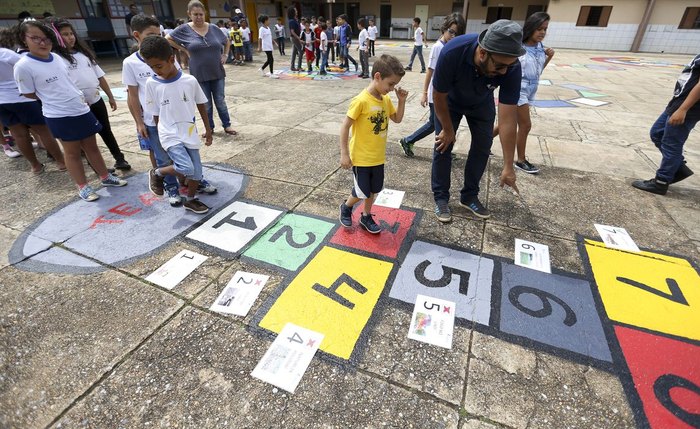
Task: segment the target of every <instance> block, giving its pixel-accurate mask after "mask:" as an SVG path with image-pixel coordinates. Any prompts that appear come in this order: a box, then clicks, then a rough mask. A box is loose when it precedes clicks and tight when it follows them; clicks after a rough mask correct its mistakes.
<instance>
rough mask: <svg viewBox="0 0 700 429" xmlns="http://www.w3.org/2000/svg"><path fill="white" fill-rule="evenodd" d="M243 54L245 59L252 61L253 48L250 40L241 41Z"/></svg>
mask: <svg viewBox="0 0 700 429" xmlns="http://www.w3.org/2000/svg"><path fill="white" fill-rule="evenodd" d="M243 56H244V57H245V60H246V61H253V48H252V45H251V44H250V42H245V41H244V42H243Z"/></svg>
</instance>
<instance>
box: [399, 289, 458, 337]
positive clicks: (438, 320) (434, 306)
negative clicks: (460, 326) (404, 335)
mask: <svg viewBox="0 0 700 429" xmlns="http://www.w3.org/2000/svg"><path fill="white" fill-rule="evenodd" d="M454 325H455V303H454V302H451V301H445V300H442V299H437V298H431V297H429V296H425V295H418V296H416V305H415V307H413V315H412V316H411V326H410V327H409V328H408V338H410V339H412V340H416V341H420V342H423V343H428V344H433V345H435V346H440V347H444V348H446V349H451V348H452V332H453V331H454Z"/></svg>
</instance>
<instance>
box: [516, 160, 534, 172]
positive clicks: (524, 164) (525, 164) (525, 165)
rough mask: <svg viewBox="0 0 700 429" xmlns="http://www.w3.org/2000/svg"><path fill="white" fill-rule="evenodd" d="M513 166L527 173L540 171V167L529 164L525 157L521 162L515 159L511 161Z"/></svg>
mask: <svg viewBox="0 0 700 429" xmlns="http://www.w3.org/2000/svg"><path fill="white" fill-rule="evenodd" d="M513 166H514V167H515V168H517V169H518V170H522V171H524V172H526V173H529V174H537V173H539V172H540V169H539V168H537V167H535V166H534V165H532V164H530V161H528V160H527V159H526V160H525V161H523V162H520V161H515V162H514V163H513Z"/></svg>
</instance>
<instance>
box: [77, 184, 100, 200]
mask: <svg viewBox="0 0 700 429" xmlns="http://www.w3.org/2000/svg"><path fill="white" fill-rule="evenodd" d="M78 195H79V196H80V198H82V199H83V200H84V201H95V200H97V199H99V198H100V196H99V195H97V194H96V193H95V191H94V190H93V189H92V186H90V185H86V186H84V187H83V189H81V190H79V191H78Z"/></svg>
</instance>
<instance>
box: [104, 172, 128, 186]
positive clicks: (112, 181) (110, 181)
mask: <svg viewBox="0 0 700 429" xmlns="http://www.w3.org/2000/svg"><path fill="white" fill-rule="evenodd" d="M127 183H128V182H127V181H126V180H124V179H120V178H118V177H117V176H115V175H114V174H112V173H109V174H108V175H107V178H106V179H104V180H103V181H102V186H126V184H127Z"/></svg>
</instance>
